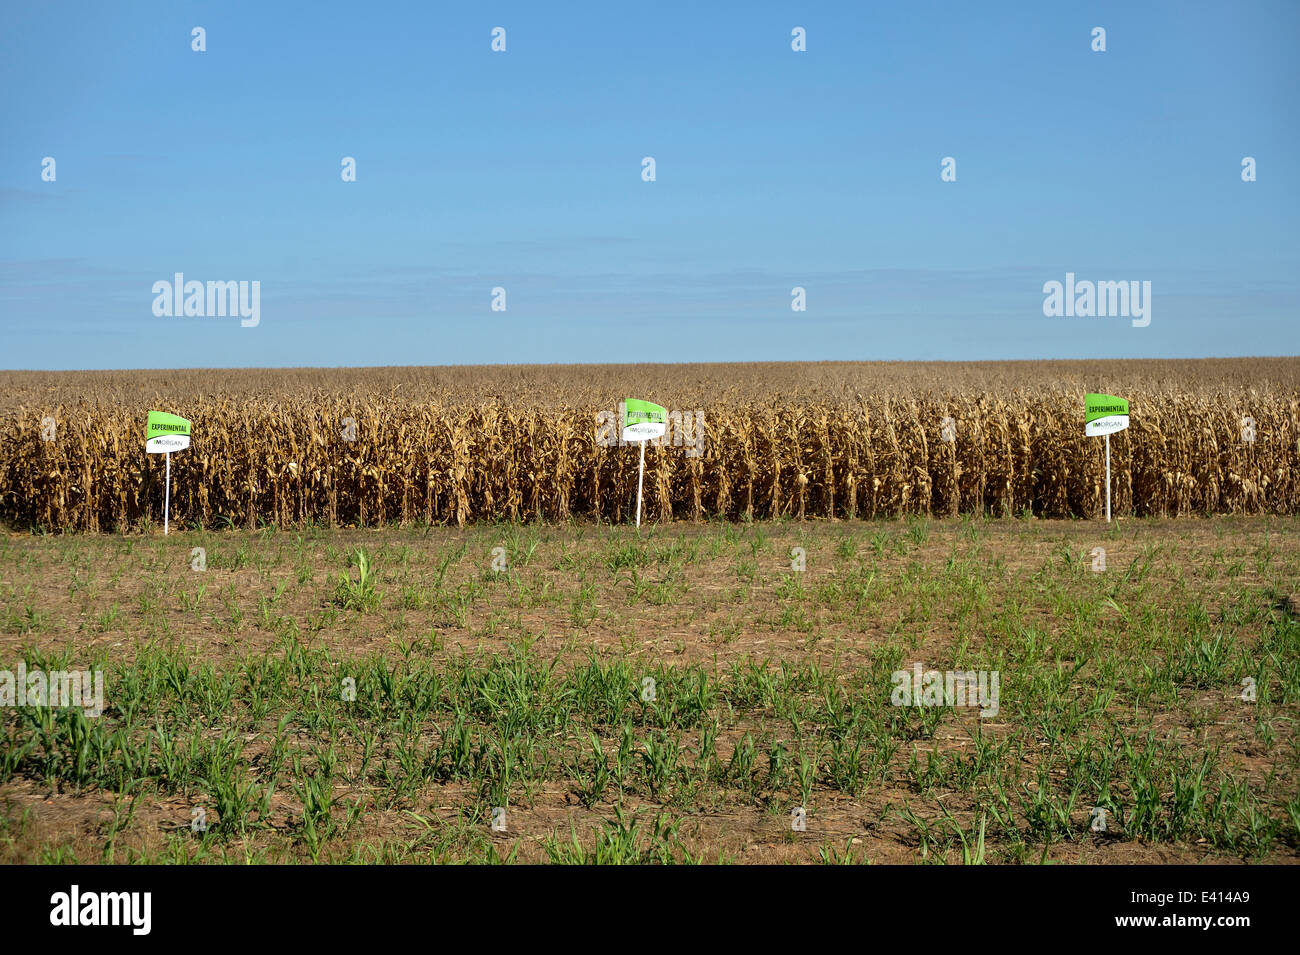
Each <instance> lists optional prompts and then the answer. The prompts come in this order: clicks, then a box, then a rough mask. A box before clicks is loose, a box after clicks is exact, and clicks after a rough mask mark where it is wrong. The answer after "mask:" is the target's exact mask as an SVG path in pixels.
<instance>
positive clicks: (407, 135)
mask: <svg viewBox="0 0 1300 955" xmlns="http://www.w3.org/2000/svg"><path fill="white" fill-rule="evenodd" d="M702 7H704V9H701V8H702ZM2 16H3V18H4V25H5V29H4V31H3V35H2V36H0V88H3V89H4V90H5V95H4V96H3V97H0V336H2V339H3V346H0V367H3V368H34V369H50V368H132V367H227V366H253V367H275V366H298V365H322V366H339V365H394V364H466V363H496V362H601V361H639V360H644V361H667V362H676V361H729V360H775V359H782V360H786V359H801V360H802V359H807V360H820V359H926V360H942V359H953V360H957V359H997V358H1096V357H1198V356H1211V355H1269V354H1271V355H1278V354H1295V353H1297V352H1298V351H1300V349H1298V348H1297V347H1296V344H1297V340H1298V336H1297V316H1298V315H1300V229H1297V228H1296V226H1297V213H1300V175H1297V173H1298V172H1300V170H1298V169H1297V157H1300V142H1298V139H1300V137H1298V134H1297V129H1298V127H1300V124H1298V123H1297V121H1296V117H1297V116H1300V57H1297V56H1296V55H1295V53H1294V43H1295V41H1296V38H1297V36H1300V4H1297V3H1294V2H1277V3H1267V2H1255V0H1240V2H1224V3H1199V2H1169V3H1154V2H1152V3H1144V2H1122V3H1056V2H1053V3H1041V2H1032V3H1031V2H1025V3H1006V4H972V3H969V2H952V3H925V2H917V3H903V4H895V3H890V4H884V3H881V4H876V3H861V2H856V3H743V4H742V3H727V4H709V5H701V4H693V3H682V4H676V3H659V2H655V3H647V4H611V3H609V2H608V0H606V2H600V3H576V2H575V3H563V4H537V3H535V2H534V3H518V4H504V3H500V4H497V3H487V4H458V5H446V4H432V3H427V2H425V3H411V4H400V3H395V4H352V3H347V4H344V3H333V2H313V3H311V4H295V5H290V4H283V3H258V2H248V3H225V2H223V3H213V2H198V0H180V2H177V0H169V2H158V3H144V2H141V3H133V2H124V3H120V4H103V3H91V2H86V3H64V2H54V0H46V2H30V3H26V2H25V3H10V4H6V5H5V8H4V10H3V14H2ZM196 26H201V27H203V28H204V29H205V30H206V44H207V50H206V52H201V53H200V52H195V51H193V50H192V49H191V30H192V28H193V27H196ZM497 26H501V27H504V28H505V30H506V51H505V52H504V53H494V52H493V51H492V50H491V39H492V38H491V31H492V28H493V27H497ZM796 26H801V27H804V28H805V29H806V32H807V47H808V49H807V51H806V52H802V53H796V52H794V51H792V50H791V30H792V29H793V28H794V27H796ZM1096 26H1101V27H1104V28H1105V29H1106V31H1107V32H1106V46H1107V49H1106V52H1104V53H1097V52H1094V51H1093V50H1092V48H1091V45H1092V37H1091V31H1092V29H1093V28H1094V27H1096ZM47 156H48V157H53V158H54V160H55V162H56V176H57V178H56V180H55V181H53V182H46V181H43V180H42V160H43V159H44V157H47ZM345 156H350V157H354V158H355V160H356V169H357V181H356V182H344V181H342V179H341V176H340V169H341V160H342V158H343V157H345ZM645 156H652V157H654V159H655V163H656V181H654V182H645V181H643V180H642V177H641V169H642V165H641V161H642V158H643V157H645ZM948 156H951V157H953V158H954V159H955V160H956V172H957V181H956V182H942V181H941V180H940V162H941V160H942V159H943V158H944V157H948ZM1245 156H1252V157H1254V158H1255V160H1256V163H1257V175H1258V179H1257V181H1255V182H1251V183H1246V182H1243V181H1242V179H1241V161H1242V158H1243V157H1245ZM176 272H182V273H184V275H185V277H186V279H187V280H199V281H209V280H213V281H218V280H219V281H241V280H242V281H253V280H256V281H259V282H260V283H261V285H260V288H261V315H260V318H261V321H260V324H259V325H258V326H257V327H255V328H244V327H241V324H240V321H239V320H238V319H237V318H235V319H232V318H229V317H225V318H222V317H158V316H155V315H154V313H153V307H152V306H153V303H154V298H155V296H154V293H153V291H152V286H153V284H154V282H156V281H159V280H166V281H171V279H172V276H173V274H174V273H176ZM1066 272H1073V273H1075V274H1076V276H1077V278H1078V279H1079V280H1085V279H1090V280H1094V281H1098V280H1106V281H1115V280H1125V281H1132V280H1138V281H1150V282H1151V283H1152V315H1151V317H1152V321H1151V324H1150V325H1149V326H1147V327H1145V328H1135V327H1132V325H1131V323H1130V321H1129V320H1128V319H1125V318H1047V317H1045V316H1044V315H1043V300H1044V293H1043V284H1044V283H1045V282H1048V281H1052V280H1056V281H1064V279H1065V273H1066ZM498 286H500V287H503V288H505V289H506V304H507V308H506V311H504V312H493V311H492V310H491V308H490V304H491V300H492V289H493V288H494V287H498ZM794 286H802V287H803V288H805V289H806V290H807V310H806V311H804V312H794V311H792V310H791V289H792V288H793V287H794Z"/></svg>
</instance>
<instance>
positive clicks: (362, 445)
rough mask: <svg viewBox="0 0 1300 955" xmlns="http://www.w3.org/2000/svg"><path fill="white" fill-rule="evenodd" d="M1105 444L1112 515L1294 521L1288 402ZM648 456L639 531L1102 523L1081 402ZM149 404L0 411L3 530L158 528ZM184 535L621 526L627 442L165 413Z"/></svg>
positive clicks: (555, 418)
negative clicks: (964, 520)
mask: <svg viewBox="0 0 1300 955" xmlns="http://www.w3.org/2000/svg"><path fill="white" fill-rule="evenodd" d="M1129 397H1130V399H1131V407H1132V427H1131V428H1130V429H1129V430H1127V431H1125V432H1123V433H1121V434H1119V435H1116V436H1115V437H1114V438H1112V439H1111V450H1112V463H1111V467H1112V485H1113V492H1112V493H1113V500H1114V510H1115V511H1116V513H1120V514H1126V513H1127V514H1136V515H1185V514H1204V513H1212V512H1273V513H1295V512H1297V511H1298V510H1300V390H1290V391H1282V390H1275V391H1269V392H1247V391H1234V392H1228V393H1213V394H1181V393H1178V394H1175V393H1150V394H1144V393H1137V394H1132V393H1131V394H1130V395H1129ZM669 408H670V412H671V415H672V421H671V427H670V431H669V434H668V436H667V437H666V438H665V439H664V441H663V442H662V443H661V444H659V445H654V446H652V447H651V448H650V449H649V450H648V452H647V458H646V478H645V484H646V487H645V514H646V516H647V518H648V519H649V520H652V521H668V520H672V519H692V520H701V519H707V518H713V517H721V518H725V519H732V520H735V519H740V520H748V519H772V518H780V517H787V516H788V517H796V518H801V519H802V518H855V517H863V518H873V517H877V516H886V515H900V514H934V515H950V514H956V513H965V512H971V513H977V514H981V513H987V514H994V515H1008V514H1019V513H1022V512H1032V513H1033V514H1036V515H1039V516H1046V517H1069V516H1074V517H1089V518H1091V517H1097V516H1099V515H1100V514H1102V513H1103V511H1104V501H1105V479H1104V474H1105V469H1104V459H1103V442H1102V439H1100V438H1087V437H1085V436H1084V435H1083V414H1082V396H1081V395H1075V394H1072V393H1069V392H1061V391H1054V390H1051V389H1043V390H1040V391H1037V392H1033V393H1029V392H1022V393H1018V394H1015V395H1013V396H1012V397H1011V398H1010V399H1009V400H1006V399H1002V398H992V397H988V396H985V395H981V394H971V395H956V396H951V397H936V396H920V397H916V396H911V397H908V396H904V397H898V398H889V397H879V396H877V397H858V398H855V399H852V400H834V401H817V400H800V401H789V402H786V401H782V400H780V399H769V400H766V401H761V402H760V401H747V402H736V401H731V402H728V401H718V402H713V403H709V404H706V405H702V406H696V407H674V406H672V405H669ZM148 410H150V408H149V407H148V406H146V405H145V404H143V403H134V404H133V403H130V402H120V403H88V402H82V403H77V404H68V405H56V406H50V407H46V408H42V409H27V410H24V411H15V412H10V413H8V414H5V415H3V416H0V520H4V521H8V522H10V523H11V524H13V525H16V526H19V527H39V528H44V529H46V530H78V531H103V530H126V529H130V528H135V527H139V526H141V525H144V524H147V523H151V522H160V521H161V518H162V504H163V486H162V484H163V481H162V478H163V474H162V471H163V463H164V462H163V460H162V458H161V456H158V455H154V456H149V455H146V454H145V452H144V447H143V445H144V441H143V438H142V436H141V435H142V431H143V423H144V418H145V414H146V412H147V411H148ZM165 410H168V411H171V412H174V413H177V414H180V415H182V416H184V417H186V418H188V419H190V420H191V421H192V422H193V428H194V431H193V434H194V439H193V446H192V447H191V448H190V449H189V450H186V451H183V452H180V453H178V454H174V455H172V460H171V469H172V498H171V501H172V503H171V519H172V520H173V521H174V522H176V524H177V525H178V526H202V527H214V526H228V525H235V526H242V527H250V528H254V527H258V526H263V525H270V524H274V525H277V526H281V527H288V526H295V525H297V526H304V525H308V524H325V525H330V526H333V525H338V524H342V525H359V526H368V525H370V526H373V525H383V524H388V523H399V524H438V523H455V524H457V525H463V524H465V523H466V522H471V521H485V520H486V521H492V520H510V521H519V520H548V521H565V520H568V519H584V520H596V521H612V522H626V521H628V520H630V519H631V514H632V508H633V507H634V505H635V497H636V486H637V452H636V449H635V447H634V446H633V447H619V446H618V442H617V435H618V428H617V414H618V410H617V399H612V400H611V404H610V407H609V408H601V407H599V406H594V405H593V406H585V407H583V406H576V405H569V404H566V403H565V402H564V401H563V398H562V395H561V396H559V397H557V400H556V401H555V402H553V403H545V402H541V401H538V402H536V403H535V404H517V403H516V404H511V403H506V402H503V401H500V400H495V399H493V400H483V401H477V402H473V403H464V404H443V403H438V402H432V401H424V400H405V399H399V398H397V397H393V396H391V395H377V394H368V395H361V396H355V397H350V396H341V395H333V396H325V395H316V396H312V395H306V394H299V395H288V396H283V397H280V398H260V399H259V398H251V399H247V400H241V401H238V402H235V401H231V400H229V399H226V398H222V397H203V396H201V397H197V398H193V399H190V400H187V401H178V402H176V403H175V404H173V405H170V406H169V407H167V408H166V409H165Z"/></svg>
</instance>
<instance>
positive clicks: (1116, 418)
mask: <svg viewBox="0 0 1300 955" xmlns="http://www.w3.org/2000/svg"><path fill="white" fill-rule="evenodd" d="M1083 408H1084V426H1083V431H1084V434H1086V435H1087V436H1088V437H1090V438H1093V437H1096V436H1097V435H1104V436H1105V438H1106V523H1107V524H1109V523H1110V436H1111V435H1112V434H1113V433H1114V432H1116V431H1123V430H1124V429H1125V428H1127V427H1128V402H1127V401H1126V400H1125V399H1123V398H1116V397H1115V396H1114V395H1092V394H1090V395H1085V396H1084V399H1083Z"/></svg>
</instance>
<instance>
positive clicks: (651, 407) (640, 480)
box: [623, 398, 668, 530]
mask: <svg viewBox="0 0 1300 955" xmlns="http://www.w3.org/2000/svg"><path fill="white" fill-rule="evenodd" d="M667 431H668V410H667V409H666V408H662V407H660V406H659V405H656V404H651V403H650V402H649V401H641V400H639V399H637V398H628V399H627V401H626V402H625V403H624V409H623V440H624V441H635V442H637V443H638V444H639V445H641V466H640V469H639V470H638V472H637V478H636V526H637V529H638V530H640V528H641V487H642V485H643V484H644V483H645V443H646V442H647V441H649V440H650V439H652V438H661V437H663V436H664V434H666V433H667Z"/></svg>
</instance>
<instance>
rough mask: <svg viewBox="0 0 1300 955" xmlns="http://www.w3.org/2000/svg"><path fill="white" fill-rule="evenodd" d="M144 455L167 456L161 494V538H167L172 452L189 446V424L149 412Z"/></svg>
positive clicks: (179, 418)
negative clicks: (164, 482)
mask: <svg viewBox="0 0 1300 955" xmlns="http://www.w3.org/2000/svg"><path fill="white" fill-rule="evenodd" d="M144 436H145V442H144V450H145V453H146V454H164V455H166V456H167V487H166V490H165V491H164V492H163V536H164V537H166V536H167V532H168V524H169V521H170V517H171V506H172V452H173V451H184V450H185V449H186V448H188V447H189V446H190V423H189V422H188V421H186V420H185V419H184V418H181V417H178V416H176V415H174V414H167V413H166V412H164V411H150V412H149V420H148V423H147V424H146V425H145V430H144Z"/></svg>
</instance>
